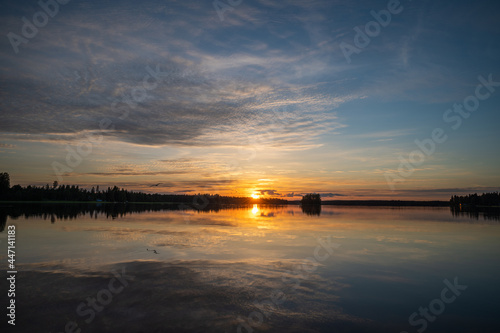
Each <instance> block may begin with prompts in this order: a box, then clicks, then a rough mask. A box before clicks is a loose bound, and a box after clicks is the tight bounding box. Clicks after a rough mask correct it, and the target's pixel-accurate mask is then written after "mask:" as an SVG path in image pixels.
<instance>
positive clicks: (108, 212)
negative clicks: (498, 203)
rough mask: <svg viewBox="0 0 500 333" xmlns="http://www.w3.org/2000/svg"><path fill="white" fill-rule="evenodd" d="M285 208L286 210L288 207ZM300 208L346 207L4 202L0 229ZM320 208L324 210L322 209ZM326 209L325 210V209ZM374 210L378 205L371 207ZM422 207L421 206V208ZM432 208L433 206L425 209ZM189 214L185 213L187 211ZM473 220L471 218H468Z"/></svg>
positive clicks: (486, 216)
mask: <svg viewBox="0 0 500 333" xmlns="http://www.w3.org/2000/svg"><path fill="white" fill-rule="evenodd" d="M287 207H288V209H285V208H287ZM298 207H300V210H301V212H302V214H305V215H307V216H321V215H322V214H326V215H328V216H333V215H336V214H339V212H342V211H343V210H345V208H346V207H343V206H329V205H327V206H321V205H304V206H294V205H289V206H276V205H258V204H254V205H209V206H207V207H205V208H203V209H198V208H195V207H190V206H187V205H178V204H157V203H152V204H136V203H127V204H125V203H106V204H104V203H82V204H80V203H3V204H0V232H1V231H3V230H4V228H5V224H6V222H7V217H10V218H12V219H17V218H20V217H24V218H30V217H40V218H42V219H44V220H50V222H51V223H56V221H57V220H74V219H78V218H81V217H90V218H94V219H97V218H98V217H105V218H107V219H116V218H124V217H125V216H128V215H131V214H139V213H147V212H161V211H184V212H186V211H194V212H198V213H218V212H221V211H243V212H246V211H250V212H251V214H252V215H253V216H255V217H258V216H259V217H269V218H272V217H276V216H277V215H278V214H282V215H291V216H293V215H294V214H296V213H297V209H298ZM349 207H350V208H351V211H354V210H356V209H368V207H355V206H349ZM322 208H323V210H322ZM379 208H381V209H394V210H397V209H403V210H404V209H410V207H406V208H405V207H379ZM325 209H326V210H325ZM371 209H377V207H371ZM415 209H418V208H415ZM422 209H424V208H422ZM427 209H429V210H431V209H432V208H427ZM449 211H450V213H451V216H452V217H454V218H457V219H461V218H464V217H466V218H468V219H471V220H476V221H481V220H482V221H485V222H487V221H491V222H493V221H500V209H499V208H481V209H469V210H460V209H456V208H453V207H450V209H449ZM186 214H188V213H186ZM469 222H472V221H469Z"/></svg>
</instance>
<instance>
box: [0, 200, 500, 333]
mask: <svg viewBox="0 0 500 333" xmlns="http://www.w3.org/2000/svg"><path fill="white" fill-rule="evenodd" d="M478 216H479V220H477V219H476V218H477V216H476V215H473V216H469V215H466V214H455V213H454V212H451V213H450V210H449V209H448V208H416V207H412V208H401V207H392V208H390V207H340V206H322V207H321V211H319V212H318V211H317V210H312V212H310V211H304V210H303V208H302V207H300V206H297V205H290V206H264V205H252V206H245V207H223V208H221V207H211V208H208V207H207V209H206V210H194V209H179V207H176V206H172V205H151V204H145V205H137V204H136V205H123V204H118V205H113V204H101V205H95V204H83V205H74V204H66V205H56V204H29V205H25V204H23V205H14V204H13V205H4V207H2V209H1V214H0V217H1V220H0V221H3V223H8V224H10V223H13V224H16V232H17V243H16V245H17V246H18V250H19V253H16V260H17V262H18V263H19V271H20V272H22V274H23V275H22V276H23V280H22V281H20V282H19V294H18V300H19V307H18V311H19V313H20V314H26V318H27V316H28V315H29V318H30V320H29V321H28V320H25V321H22V322H20V327H19V330H20V331H26V332H28V331H47V332H50V331H52V332H54V331H56V332H60V331H63V330H64V326H65V325H66V322H67V321H68V320H73V319H74V320H75V321H77V322H78V323H79V328H81V329H82V331H85V332H110V331H116V332H120V331H124V332H125V331H131V332H138V331H153V332H155V331H156V332H238V330H237V328H238V325H240V324H241V323H242V322H247V323H248V322H249V321H248V318H249V316H250V315H251V314H252V313H254V312H256V311H257V312H258V311H263V312H262V313H263V321H262V324H261V325H259V326H253V327H251V328H252V329H253V331H254V332H258V331H263V332H266V331H267V332H308V331H310V332H370V333H374V332H401V331H407V332H414V331H416V330H415V328H414V327H411V326H410V325H409V323H408V317H409V316H410V315H411V314H412V313H413V312H414V311H417V310H418V309H419V307H420V306H427V305H428V304H429V302H430V301H432V300H433V299H435V298H436V297H438V296H439V292H440V291H441V289H442V288H443V282H442V281H443V280H444V279H448V280H452V279H453V278H454V277H455V276H458V277H459V281H460V282H461V283H464V284H466V285H468V286H469V289H467V290H466V292H464V293H463V295H462V296H460V298H459V299H458V300H457V301H456V302H455V303H453V305H450V306H449V307H448V305H447V308H446V312H445V313H444V314H442V315H441V316H440V317H439V320H436V321H435V322H433V323H430V324H429V332H431V331H433V332H471V331H473V329H478V330H479V331H481V332H495V331H494V330H493V329H492V328H494V327H496V326H495V325H496V313H495V312H494V311H493V310H492V309H493V308H494V304H496V303H495V302H496V300H497V299H498V297H500V286H499V285H498V283H496V282H497V281H496V280H497V276H498V274H499V272H498V270H499V268H498V267H499V266H498V264H497V263H498V258H499V256H500V247H499V245H498V239H499V238H500V224H498V223H497V222H496V220H491V219H487V220H483V219H482V218H481V216H482V215H481V214H479V215H478ZM329 236H331V238H332V239H333V240H334V242H335V243H338V244H339V245H340V247H338V248H336V249H335V251H334V253H332V255H331V256H330V257H329V258H328V260H324V261H321V262H320V263H319V264H318V265H317V267H314V269H308V270H306V269H304V263H305V262H306V260H310V259H311V258H315V255H317V254H319V255H320V256H323V255H324V254H325V253H326V252H324V251H323V252H319V253H316V252H315V249H316V248H317V246H318V244H319V241H318V239H321V238H323V237H329ZM0 237H2V242H3V240H4V239H6V233H5V232H4V233H2V234H0ZM147 249H157V250H158V254H154V253H152V252H151V251H147ZM0 260H3V261H4V262H5V261H6V260H7V259H6V256H5V253H3V254H2V253H0ZM122 267H124V268H125V269H126V271H127V274H130V275H132V276H134V277H135V279H134V280H133V281H132V282H130V284H129V285H128V286H127V287H126V288H125V289H124V290H123V292H122V293H121V294H120V295H116V297H115V298H113V301H112V303H110V304H109V306H106V307H105V309H104V310H103V311H102V312H100V313H98V314H97V315H96V317H95V320H94V321H93V322H92V323H90V324H87V323H86V322H85V321H84V319H85V318H86V317H84V318H82V317H79V316H78V314H77V313H76V312H75V310H76V307H77V306H78V305H79V304H80V303H81V302H82V301H85V300H86V299H87V297H89V296H93V297H95V296H96V295H97V293H98V292H99V291H100V290H101V289H102V288H104V287H106V286H107V285H108V283H109V281H110V279H111V278H112V277H113V274H112V273H111V271H112V270H113V269H114V270H118V271H120V270H121V269H122ZM309 268H310V266H309ZM284 277H286V278H284ZM276 291H281V292H282V293H283V296H284V298H285V300H284V301H283V302H282V303H281V304H279V305H276V304H275V303H273V304H275V305H269V304H270V303H269V301H271V300H272V299H273V298H272V295H273V293H274V294H275V293H276ZM266 302H267V303H266ZM33 309H37V310H36V311H33ZM262 309H264V310H262ZM61 318H62V319H61ZM254 319H255V318H254ZM431 324H432V325H431ZM240 331H242V332H247V331H250V330H244V329H243V330H240Z"/></svg>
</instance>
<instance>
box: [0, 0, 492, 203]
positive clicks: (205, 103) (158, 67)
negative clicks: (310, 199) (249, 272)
mask: <svg viewBox="0 0 500 333" xmlns="http://www.w3.org/2000/svg"><path fill="white" fill-rule="evenodd" d="M47 3H52V4H53V3H55V2H50V1H49V2H47ZM231 3H232V4H233V5H234V6H233V5H231V4H230V3H228V2H226V1H223V0H221V1H219V2H215V4H216V6H214V2H211V1H142V2H137V1H120V2H118V1H76V0H72V1H70V2H68V3H67V4H58V7H59V8H58V11H57V13H55V14H54V12H53V14H54V15H53V17H50V16H49V15H45V17H46V18H47V22H46V24H44V23H45V22H43V15H44V14H42V15H38V16H37V17H38V19H39V20H42V21H39V22H38V24H39V27H38V28H37V29H38V32H37V33H36V34H34V36H30V37H29V38H28V37H26V36H24V35H23V31H22V28H23V25H24V24H25V23H24V22H23V17H25V18H26V19H27V20H28V21H29V22H33V15H35V16H36V15H37V14H36V13H38V12H40V11H42V9H41V7H40V6H39V5H38V4H37V1H4V2H2V4H1V7H0V13H1V14H0V16H1V23H0V32H1V33H2V34H3V36H4V37H3V38H2V39H1V42H0V162H1V166H2V170H3V171H7V172H9V173H10V175H11V180H12V183H13V184H17V183H19V184H22V185H28V184H38V185H40V184H46V183H52V181H54V180H56V179H57V180H59V182H60V183H66V184H79V185H81V186H93V185H101V186H109V185H115V184H116V185H118V186H121V187H127V188H131V189H139V190H143V191H160V192H163V193H197V192H211V193H216V192H217V193H222V194H232V195H250V194H253V193H264V194H265V195H269V194H272V195H276V196H284V197H289V198H291V197H298V196H299V195H300V194H302V193H307V192H318V193H322V194H323V196H324V197H325V198H349V199H366V198H380V199H399V198H401V199H403V198H404V199H426V198H429V199H448V198H449V196H450V195H451V194H455V193H456V194H463V193H471V192H484V191H496V190H498V189H499V187H500V176H499V174H498V170H499V166H500V158H499V154H498V152H499V149H498V145H499V143H500V134H499V131H498V124H499V120H500V112H499V106H500V86H495V85H494V84H493V85H492V86H491V87H490V88H491V89H492V90H487V89H488V88H482V90H481V92H483V93H489V94H488V97H487V98H484V99H483V100H480V103H479V106H478V108H477V110H476V111H474V112H471V113H470V116H469V117H468V118H466V119H462V123H461V125H460V127H459V128H457V129H453V128H452V127H451V125H453V124H454V123H455V122H450V121H448V122H446V121H445V120H444V119H443V115H444V114H445V112H446V111H447V110H448V109H450V108H453V105H454V104H455V103H459V104H460V103H463V102H464V99H466V98H467V97H468V96H474V94H475V91H476V87H477V86H478V84H480V81H479V80H478V77H479V76H482V77H483V78H484V79H486V80H488V78H489V77H491V79H490V81H493V82H500V65H499V64H498V59H500V27H499V26H498V18H499V12H500V11H499V10H500V4H499V3H498V2H497V1H476V2H474V3H471V2H469V1H409V0H407V1H401V2H400V3H398V2H396V1H349V2H346V1H307V2H303V1H268V0H265V1H248V0H243V1H232V2H231ZM49 7H50V6H49ZM215 7H219V8H230V9H228V10H225V11H224V12H223V13H218V12H217V10H216V8H215ZM388 8H392V9H394V12H397V13H393V14H391V19H390V21H387V22H388V24H386V26H385V27H382V26H380V25H379V30H380V31H377V33H373V34H372V37H369V38H370V42H369V44H368V45H367V46H366V47H363V48H358V51H359V52H358V53H353V54H351V56H350V61H348V60H347V59H346V57H345V55H344V53H343V51H342V48H341V45H346V44H349V45H353V46H355V37H356V34H357V32H356V31H355V28H359V29H360V30H361V31H366V30H365V27H366V26H367V24H368V26H369V25H370V23H369V22H371V21H375V19H374V17H373V15H372V14H371V12H372V11H375V12H376V13H381V12H380V11H386V10H388ZM396 9H397V10H396ZM50 10H52V11H54V6H52V7H50V9H49V11H50ZM219 14H221V15H222V20H221V15H219ZM31 24H32V23H31ZM372 26H374V25H373V24H372ZM28 30H29V29H28ZM26 31H27V30H26V29H25V31H24V32H25V33H26ZM31 32H32V31H31ZM28 33H29V31H28ZM365 33H366V32H365ZM9 34H10V39H9ZM12 34H16V35H17V36H18V37H16V38H25V41H27V42H26V43H22V42H19V39H18V40H17V43H19V45H16V46H13V44H16V41H14V42H12V36H13V35H12ZM16 48H17V53H16ZM453 115H455V116H456V113H453ZM436 128H441V129H442V130H443V132H444V135H447V140H446V141H445V142H443V143H438V144H436V145H435V151H434V152H433V153H432V154H429V155H423V158H424V160H423V162H422V163H418V165H417V164H412V165H411V168H412V170H411V172H405V170H404V169H401V168H400V167H401V158H403V159H406V160H408V159H409V156H410V154H411V153H412V152H413V151H415V150H416V149H418V147H417V146H416V144H415V140H425V139H429V138H431V135H432V134H431V133H432V132H433V130H434V129H436ZM89 135H92V137H93V138H94V139H95V140H94V141H91V140H90V141H89ZM96 138H99V140H97V139H96ZM78 147H80V150H78ZM85 147H86V148H87V149H86V150H85V149H83V148H85ZM71 152H73V153H71ZM75 152H76V153H75ZM68 154H70V155H71V154H73V155H72V157H69V159H68ZM75 154H77V156H75ZM417 155H418V154H417ZM417 155H415V156H417ZM400 157H401V158H400ZM398 168H399V170H398ZM401 170H403V172H401ZM406 171H408V169H406ZM396 178H397V179H398V180H397V181H394V179H396ZM157 183H161V185H160V186H158V187H151V185H152V184H157Z"/></svg>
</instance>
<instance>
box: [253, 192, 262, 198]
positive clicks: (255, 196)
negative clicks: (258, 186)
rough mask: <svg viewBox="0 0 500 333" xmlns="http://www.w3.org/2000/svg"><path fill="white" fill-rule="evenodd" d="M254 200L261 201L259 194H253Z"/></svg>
mask: <svg viewBox="0 0 500 333" xmlns="http://www.w3.org/2000/svg"><path fill="white" fill-rule="evenodd" d="M252 198H253V199H259V198H260V195H258V194H257V193H254V194H252Z"/></svg>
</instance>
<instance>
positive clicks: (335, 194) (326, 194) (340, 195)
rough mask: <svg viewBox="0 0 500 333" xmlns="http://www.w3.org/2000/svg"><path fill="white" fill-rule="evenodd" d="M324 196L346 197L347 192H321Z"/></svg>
mask: <svg viewBox="0 0 500 333" xmlns="http://www.w3.org/2000/svg"><path fill="white" fill-rule="evenodd" d="M320 195H321V196H322V197H323V198H333V197H345V196H346V195H345V194H340V193H320Z"/></svg>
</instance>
